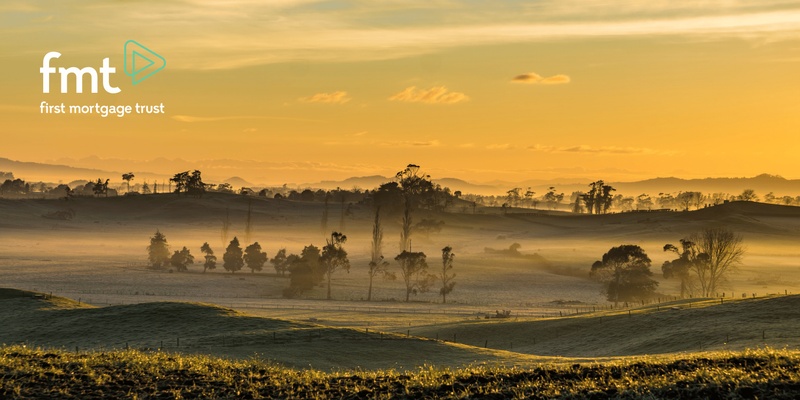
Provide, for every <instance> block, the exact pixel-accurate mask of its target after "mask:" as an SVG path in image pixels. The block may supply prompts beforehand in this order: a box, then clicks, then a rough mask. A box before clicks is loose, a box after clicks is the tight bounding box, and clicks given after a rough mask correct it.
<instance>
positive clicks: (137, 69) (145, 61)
mask: <svg viewBox="0 0 800 400" xmlns="http://www.w3.org/2000/svg"><path fill="white" fill-rule="evenodd" d="M123 51H124V63H125V75H128V76H130V77H131V79H132V80H133V84H134V85H136V84H138V83H141V82H142V81H144V80H145V79H147V78H149V77H151V76H153V75H154V74H155V73H156V72H158V71H161V70H162V69H164V67H166V66H167V60H166V59H164V57H161V55H159V54H158V53H156V52H154V51H153V50H150V49H148V48H147V47H145V46H144V45H142V44H141V43H139V42H137V41H135V40H128V41H127V42H125V46H124V48H123Z"/></svg>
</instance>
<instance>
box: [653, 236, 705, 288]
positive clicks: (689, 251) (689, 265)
mask: <svg viewBox="0 0 800 400" xmlns="http://www.w3.org/2000/svg"><path fill="white" fill-rule="evenodd" d="M680 244H681V247H680V248H678V247H676V246H674V245H672V244H666V245H664V251H671V252H673V253H675V254H677V255H678V258H677V259H675V260H672V261H664V264H663V265H661V272H662V273H663V274H664V278H666V279H670V278H673V277H674V278H678V279H680V280H681V298H685V297H686V296H687V295H692V293H693V292H694V282H693V281H692V271H693V268H694V267H695V264H697V263H703V262H706V261H707V259H706V258H707V255H705V254H702V253H699V252H698V250H697V245H695V244H694V242H692V241H690V240H688V239H681V240H680Z"/></svg>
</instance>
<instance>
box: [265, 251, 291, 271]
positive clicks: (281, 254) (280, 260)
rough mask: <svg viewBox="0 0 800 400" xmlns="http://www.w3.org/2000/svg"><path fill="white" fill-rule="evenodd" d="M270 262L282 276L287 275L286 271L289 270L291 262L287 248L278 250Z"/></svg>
mask: <svg viewBox="0 0 800 400" xmlns="http://www.w3.org/2000/svg"><path fill="white" fill-rule="evenodd" d="M269 262H270V264H272V266H273V267H275V272H277V273H278V275H280V276H284V275H286V271H288V270H289V263H288V262H287V258H286V249H280V250H278V252H277V253H276V254H275V257H272V258H271V259H270V260H269Z"/></svg>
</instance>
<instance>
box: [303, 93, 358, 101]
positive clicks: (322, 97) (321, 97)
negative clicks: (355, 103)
mask: <svg viewBox="0 0 800 400" xmlns="http://www.w3.org/2000/svg"><path fill="white" fill-rule="evenodd" d="M298 100H299V101H301V102H303V103H325V104H344V103H347V102H348V101H350V100H351V98H350V97H347V92H344V91H336V92H331V93H317V94H314V95H312V96H308V97H301V98H300V99H298Z"/></svg>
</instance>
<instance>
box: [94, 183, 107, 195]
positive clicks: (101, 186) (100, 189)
mask: <svg viewBox="0 0 800 400" xmlns="http://www.w3.org/2000/svg"><path fill="white" fill-rule="evenodd" d="M92 192H94V195H95V196H98V197H100V195H105V196H106V197H108V179H106V181H105V182H103V180H102V179H100V178H98V179H97V182H95V183H94V185H93V186H92Z"/></svg>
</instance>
